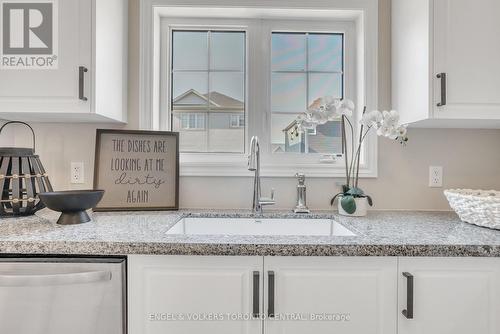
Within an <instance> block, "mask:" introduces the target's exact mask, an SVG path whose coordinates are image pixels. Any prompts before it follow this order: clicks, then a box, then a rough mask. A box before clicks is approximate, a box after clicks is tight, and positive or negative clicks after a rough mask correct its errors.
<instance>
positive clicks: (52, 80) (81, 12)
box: [0, 0, 92, 113]
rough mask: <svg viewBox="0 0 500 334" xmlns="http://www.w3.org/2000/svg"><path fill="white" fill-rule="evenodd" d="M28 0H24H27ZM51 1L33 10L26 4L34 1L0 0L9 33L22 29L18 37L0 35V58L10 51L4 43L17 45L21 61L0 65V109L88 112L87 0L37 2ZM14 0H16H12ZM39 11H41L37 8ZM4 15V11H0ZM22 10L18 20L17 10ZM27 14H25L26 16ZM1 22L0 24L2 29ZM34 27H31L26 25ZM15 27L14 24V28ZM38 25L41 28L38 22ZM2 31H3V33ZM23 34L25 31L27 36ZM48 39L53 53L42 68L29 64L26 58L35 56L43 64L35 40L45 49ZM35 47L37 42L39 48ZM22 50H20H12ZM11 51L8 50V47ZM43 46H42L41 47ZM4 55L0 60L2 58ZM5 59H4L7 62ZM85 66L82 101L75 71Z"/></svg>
mask: <svg viewBox="0 0 500 334" xmlns="http://www.w3.org/2000/svg"><path fill="white" fill-rule="evenodd" d="M28 2H29V1H28ZM47 2H48V3H49V4H51V5H52V7H50V8H49V9H47V10H48V12H47V11H45V9H44V10H42V11H38V10H37V9H36V8H30V7H29V6H35V7H36V6H38V5H40V4H37V3H35V2H33V3H30V4H20V5H23V6H28V7H26V8H14V9H12V10H11V9H10V8H8V7H5V6H6V5H7V4H6V3H3V4H2V9H3V10H4V11H5V12H7V11H8V15H9V17H10V19H11V25H9V29H10V34H11V35H12V34H14V32H15V31H19V32H20V33H24V34H25V38H24V40H23V39H22V38H18V39H19V40H16V39H15V36H13V37H12V38H11V40H10V42H9V43H10V44H9V43H8V42H7V41H5V40H4V41H3V47H4V48H3V55H2V62H3V61H4V59H5V58H6V57H7V58H9V57H10V55H8V54H5V50H6V49H5V47H6V45H7V44H9V45H11V46H18V47H19V48H17V49H16V51H15V52H18V53H20V55H17V56H19V58H17V56H16V58H15V59H21V60H24V61H25V62H24V64H28V65H27V66H18V67H12V66H9V67H6V66H2V67H1V68H0V78H1V79H0V109H1V111H2V113H13V112H31V113H33V112H44V113H47V112H65V113H70V112H76V113H88V112H90V110H91V109H90V101H91V99H90V96H89V95H90V89H91V72H92V70H91V59H92V47H91V45H92V42H91V40H92V38H91V36H92V1H91V0H64V1H61V0H60V1H54V2H50V0H47V1H43V2H42V4H45V3H47ZM18 6H19V4H18ZM40 13H42V14H40ZM5 15H7V14H5V13H4V16H5ZM23 15H24V20H23V18H22V16H23ZM26 18H28V19H26ZM38 24H47V26H41V27H43V30H42V31H39V30H37V29H39V28H36V27H37V25H38ZM6 27H7V24H5V25H4V27H3V28H4V29H6ZM30 27H35V28H30ZM16 29H17V30H16ZM40 29H41V28H40ZM4 35H5V34H4ZM26 36H29V38H28V39H27V38H26ZM49 43H50V45H51V48H52V54H51V55H55V56H56V59H55V60H54V59H53V60H52V62H53V64H56V63H57V65H53V66H50V65H47V66H44V67H43V68H40V67H38V66H31V65H32V64H30V61H35V62H36V61H37V60H33V59H41V60H40V61H41V62H40V63H39V64H42V65H43V64H48V62H49V60H47V57H48V55H47V54H45V55H40V54H37V53H40V52H46V51H37V49H36V47H37V46H42V47H43V48H41V49H44V50H45V49H46V46H47V45H49ZM39 49H40V48H39ZM17 50H22V51H17ZM10 52H14V51H10ZM47 52H48V51H47ZM5 61H6V60H5ZM9 64H10V63H9ZM80 66H84V67H86V68H87V69H88V72H87V73H84V74H83V79H84V80H83V93H84V95H86V97H88V101H84V100H82V99H79V88H80V80H79V79H80V75H79V74H80V73H79V67H80Z"/></svg>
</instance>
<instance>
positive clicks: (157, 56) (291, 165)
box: [140, 0, 378, 177]
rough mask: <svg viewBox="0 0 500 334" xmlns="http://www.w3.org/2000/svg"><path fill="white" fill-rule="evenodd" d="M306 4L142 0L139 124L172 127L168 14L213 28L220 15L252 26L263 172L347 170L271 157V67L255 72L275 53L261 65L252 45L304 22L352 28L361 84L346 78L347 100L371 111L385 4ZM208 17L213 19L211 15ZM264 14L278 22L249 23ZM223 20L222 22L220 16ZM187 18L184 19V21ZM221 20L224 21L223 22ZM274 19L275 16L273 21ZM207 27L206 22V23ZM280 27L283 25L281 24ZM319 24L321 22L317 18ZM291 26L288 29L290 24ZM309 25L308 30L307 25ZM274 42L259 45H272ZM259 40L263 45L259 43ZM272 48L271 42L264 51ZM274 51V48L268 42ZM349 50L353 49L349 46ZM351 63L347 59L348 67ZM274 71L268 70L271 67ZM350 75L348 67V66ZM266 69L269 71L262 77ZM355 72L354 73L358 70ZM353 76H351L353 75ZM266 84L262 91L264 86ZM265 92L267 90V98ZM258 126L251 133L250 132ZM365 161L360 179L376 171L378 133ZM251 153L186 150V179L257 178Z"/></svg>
mask: <svg viewBox="0 0 500 334" xmlns="http://www.w3.org/2000/svg"><path fill="white" fill-rule="evenodd" d="M307 6H308V8H307V9H304V8H303V7H304V5H303V3H300V4H299V3H291V2H290V1H286V0H267V1H262V2H258V3H256V2H255V1H252V0H240V1H238V2H237V3H236V4H235V3H234V1H229V0H213V1H211V3H210V5H207V3H206V1H204V0H191V1H189V3H188V4H187V3H186V2H185V1H182V0H143V1H142V2H141V73H140V76H141V80H140V85H141V87H140V106H141V110H140V126H141V128H144V129H160V128H161V126H160V125H161V124H162V123H163V124H165V121H166V120H165V119H162V118H161V115H160V112H159V111H160V109H161V107H160V106H161V105H165V103H166V101H168V100H165V99H166V97H165V96H164V95H165V94H163V95H162V94H160V93H159V92H160V89H161V91H163V92H164V91H165V85H168V81H169V80H167V79H165V78H162V76H163V73H164V72H166V71H164V70H165V66H166V64H165V63H164V62H163V63H162V61H161V59H164V57H163V56H162V55H165V54H166V52H167V50H166V49H165V45H168V44H166V43H165V40H164V38H165V37H164V35H162V33H161V31H162V29H161V26H162V24H163V23H162V22H165V20H164V18H168V21H169V22H174V21H176V20H177V21H176V22H177V23H176V24H179V22H181V20H179V18H180V17H187V16H189V18H191V19H195V21H197V22H198V25H200V26H203V25H204V23H203V21H205V22H207V21H208V20H210V22H211V24H209V26H210V29H212V30H213V29H214V18H216V19H217V22H222V23H221V25H222V26H223V28H224V29H225V30H227V29H228V27H229V26H233V27H235V28H238V27H239V28H241V29H249V33H247V40H248V44H250V46H249V45H247V50H248V51H247V52H248V57H247V74H248V75H247V77H250V79H249V80H248V81H247V84H246V89H247V94H246V99H245V104H246V108H245V109H246V110H247V111H248V117H247V119H246V122H245V123H246V124H245V128H246V131H245V133H246V138H245V139H246V140H245V143H248V137H249V136H250V135H258V136H259V138H260V139H261V143H262V151H263V154H262V175H264V176H274V177H290V176H293V174H294V173H295V172H297V171H302V172H305V173H306V174H307V175H308V176H310V177H343V176H344V174H345V171H344V163H343V158H339V157H336V158H334V159H324V157H318V156H314V155H304V154H301V155H295V154H288V153H287V154H280V155H279V156H277V155H276V154H271V152H270V151H271V150H270V146H271V142H270V131H269V129H268V128H267V125H269V124H270V116H271V114H270V112H268V111H269V107H270V106H269V105H267V103H270V96H269V95H268V94H269V93H270V70H269V71H259V73H257V72H253V71H252V68H253V66H270V56H269V57H267V58H268V59H267V62H268V63H267V64H255V63H254V62H255V60H254V59H258V58H259V57H258V53H259V52H260V50H261V49H260V48H259V49H257V50H256V49H255V48H252V46H251V45H253V43H258V42H257V41H252V40H251V35H252V33H251V30H252V29H269V31H273V30H274V31H276V30H283V29H289V30H290V31H300V30H301V29H300V24H301V22H302V23H304V21H308V20H309V21H311V20H314V21H315V22H319V21H322V22H323V23H325V22H326V23H327V25H328V27H327V28H321V27H319V28H317V27H312V28H311V25H310V22H308V23H309V24H304V28H303V31H304V32H306V31H307V32H328V31H331V32H336V31H339V28H338V27H339V26H343V27H345V26H350V29H348V30H349V31H346V33H350V34H352V36H351V37H350V38H349V36H346V38H345V40H346V42H347V41H348V40H349V41H355V45H354V47H352V46H351V47H350V49H355V55H353V56H347V54H346V61H348V60H351V61H352V62H354V64H353V65H352V66H353V69H351V71H353V74H352V75H351V76H350V77H351V78H354V77H355V80H354V81H355V82H353V83H352V86H353V87H354V88H353V89H352V91H351V92H350V93H348V92H347V90H348V86H347V85H348V83H346V84H347V85H346V94H345V97H346V98H351V99H353V100H354V101H355V103H356V105H357V107H358V109H362V106H363V105H367V108H368V110H373V109H377V106H378V98H377V97H378V89H377V83H378V76H377V75H378V73H377V72H378V70H377V69H378V57H377V54H378V1H376V0H349V1H347V0H312V1H308V2H307ZM209 17H210V19H208V20H207V18H209ZM259 18H267V19H273V21H272V23H269V24H266V25H261V26H259V27H256V26H253V25H252V24H246V23H245V22H246V21H245V20H247V21H252V20H255V19H259ZM219 19H220V21H219ZM184 21H185V20H184ZM217 22H216V23H215V25H218V23H217ZM268 22H271V21H268ZM205 25H206V24H205ZM278 25H279V27H278ZM318 25H319V23H318ZM287 26H288V27H287ZM306 26H307V27H306ZM270 40H271V36H270V33H269V40H267V41H260V43H270ZM256 45H258V44H256ZM265 47H266V46H265V45H264V48H265ZM267 49H268V50H269V52H270V45H267ZM346 52H348V50H346ZM346 66H347V64H346ZM268 68H269V67H268ZM345 70H346V72H347V69H345ZM262 73H264V74H262ZM354 73H355V74H354ZM345 77H346V79H347V78H348V75H347V73H346V76H345ZM259 89H261V91H259ZM263 94H264V95H265V94H267V96H265V98H262V96H263ZM248 129H251V131H252V133H249V131H248ZM245 146H247V145H245ZM362 155H363V159H362V164H361V167H360V176H361V177H376V176H377V138H376V135H374V134H371V135H370V136H369V137H368V139H367V141H366V144H365V147H364V150H363V154H362ZM246 161H247V159H246V154H231V153H229V154H213V153H207V154H204V153H193V154H191V153H185V154H181V170H180V173H181V175H184V176H228V175H230V176H251V175H252V174H251V173H249V172H248V170H247V168H246Z"/></svg>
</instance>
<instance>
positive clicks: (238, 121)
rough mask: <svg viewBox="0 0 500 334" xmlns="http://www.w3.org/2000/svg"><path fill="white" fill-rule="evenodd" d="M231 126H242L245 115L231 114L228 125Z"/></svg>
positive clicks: (243, 125)
mask: <svg viewBox="0 0 500 334" xmlns="http://www.w3.org/2000/svg"><path fill="white" fill-rule="evenodd" d="M229 126H230V127H231V128H244V127H245V115H231V120H230V125H229Z"/></svg>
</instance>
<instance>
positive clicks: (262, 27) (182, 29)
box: [141, 0, 378, 177]
mask: <svg viewBox="0 0 500 334" xmlns="http://www.w3.org/2000/svg"><path fill="white" fill-rule="evenodd" d="M197 1H198V0H195V2H197ZM216 1H218V0H216ZM242 1H243V3H242V5H243V4H249V7H242V8H243V9H244V10H242V8H229V7H227V6H221V7H220V8H217V9H215V8H211V9H210V10H207V8H204V7H202V6H200V7H197V6H195V5H194V4H193V5H186V6H177V5H175V6H173V5H172V6H170V5H169V4H170V3H171V4H173V2H172V0H157V1H156V2H155V4H157V5H155V6H153V7H150V4H149V2H148V4H142V5H141V8H142V9H143V10H144V12H141V13H143V14H142V16H143V21H141V22H143V23H142V28H143V30H141V38H143V39H142V40H143V44H144V46H145V49H141V54H142V56H143V57H144V59H145V60H144V63H143V64H142V65H141V69H142V72H141V78H142V82H143V83H144V84H143V85H142V86H141V107H142V109H144V110H142V109H141V126H142V127H145V128H147V127H148V126H152V128H154V129H164V130H174V131H179V132H180V148H181V155H180V163H181V174H182V175H199V176H207V175H214V176H215V175H217V176H222V175H232V176H239V175H241V176H248V175H249V174H248V170H247V168H246V160H247V159H246V154H247V150H248V142H249V140H250V137H252V136H255V135H256V136H258V137H259V139H260V144H261V154H262V162H263V164H262V168H263V169H262V172H263V175H265V176H290V175H293V173H295V172H296V171H298V170H300V171H303V172H305V173H306V174H308V175H310V176H342V174H343V157H342V155H341V154H337V153H339V152H340V151H341V150H340V148H341V145H340V132H341V131H340V122H339V121H336V120H335V121H331V122H329V123H327V124H324V125H322V126H320V127H318V128H317V129H316V131H309V132H307V133H305V134H299V135H298V136H297V134H296V133H294V131H295V129H294V127H293V121H294V120H295V119H296V117H297V115H298V114H299V113H301V112H303V111H305V109H306V107H307V106H308V105H309V104H310V102H313V101H314V100H315V99H316V98H317V97H319V96H322V95H327V94H328V95H336V96H338V97H343V98H348V99H351V100H353V101H354V102H355V104H356V106H357V107H358V108H357V110H356V114H355V115H354V118H355V119H354V122H353V124H354V125H355V126H356V125H357V124H358V119H356V117H359V113H360V112H361V111H362V106H364V105H366V106H367V109H368V110H370V109H376V108H377V107H378V106H377V82H378V79H377V68H378V67H377V66H378V63H377V48H378V42H377V41H378V37H377V33H378V29H377V24H376V23H377V18H378V16H377V6H376V3H375V2H373V1H372V0H360V1H359V2H356V4H355V5H354V7H352V6H350V5H349V6H346V4H345V3H344V2H343V1H341V0H332V1H331V2H329V5H328V7H329V8H326V7H324V5H323V4H320V3H319V1H318V0H311V2H308V3H307V6H308V7H309V8H307V9H300V10H299V9H292V8H278V7H280V6H283V5H284V3H278V1H277V0H270V2H269V5H270V6H272V5H273V4H275V5H276V6H278V7H277V8H273V7H269V8H267V7H266V9H265V10H264V9H263V8H260V7H255V6H254V5H251V2H250V0H242ZM200 3H201V2H200ZM285 7H287V5H285ZM318 9H321V10H318ZM344 9H345V10H344ZM148 20H149V21H148ZM152 20H157V21H154V22H158V23H159V24H158V25H156V24H155V25H152V26H150V25H148V24H146V23H145V22H153V21H152ZM157 27H158V28H157ZM157 29H158V30H157ZM157 33H158V34H157ZM183 48H184V51H182V50H183ZM218 78H221V79H220V80H217V79H218ZM231 78H232V79H231ZM185 93H186V94H185ZM217 93H220V94H222V95H225V96H221V95H218V94H217ZM227 97H229V98H230V99H231V100H228V99H227ZM218 99H223V100H224V102H222V101H217V100H218ZM227 101H231V105H230V106H225V107H224V103H225V102H227ZM236 101H238V102H239V103H238V102H236ZM219 102H220V103H219ZM183 113H193V114H203V115H205V128H204V129H201V130H198V131H193V130H189V129H182V127H181V124H180V118H179V117H180V116H179V115H181V114H183ZM240 115H241V116H240ZM147 117H150V118H149V119H148V118H147ZM290 125H292V126H290ZM294 134H295V137H293V135H294ZM325 155H327V156H326V157H325ZM376 155H377V144H376V136H372V135H370V136H369V138H368V139H367V141H366V145H365V147H364V148H363V151H362V152H361V156H362V163H361V168H360V175H361V176H363V177H365V176H375V175H376V167H377V165H376Z"/></svg>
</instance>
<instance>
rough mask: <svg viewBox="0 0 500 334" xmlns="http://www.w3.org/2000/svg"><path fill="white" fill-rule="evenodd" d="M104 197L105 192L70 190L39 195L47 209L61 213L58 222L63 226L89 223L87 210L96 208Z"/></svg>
mask: <svg viewBox="0 0 500 334" xmlns="http://www.w3.org/2000/svg"><path fill="white" fill-rule="evenodd" d="M103 195H104V190H70V191H55V192H47V193H40V194H38V196H39V197H40V200H41V201H42V203H43V204H45V206H46V207H48V208H49V209H51V210H54V211H58V212H61V216H60V217H59V220H58V221H57V223H58V224H61V225H73V224H82V223H87V222H89V221H90V217H89V215H88V214H87V212H86V210H88V209H91V208H93V207H95V206H96V205H97V203H99V201H100V200H101V199H102V196H103Z"/></svg>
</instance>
